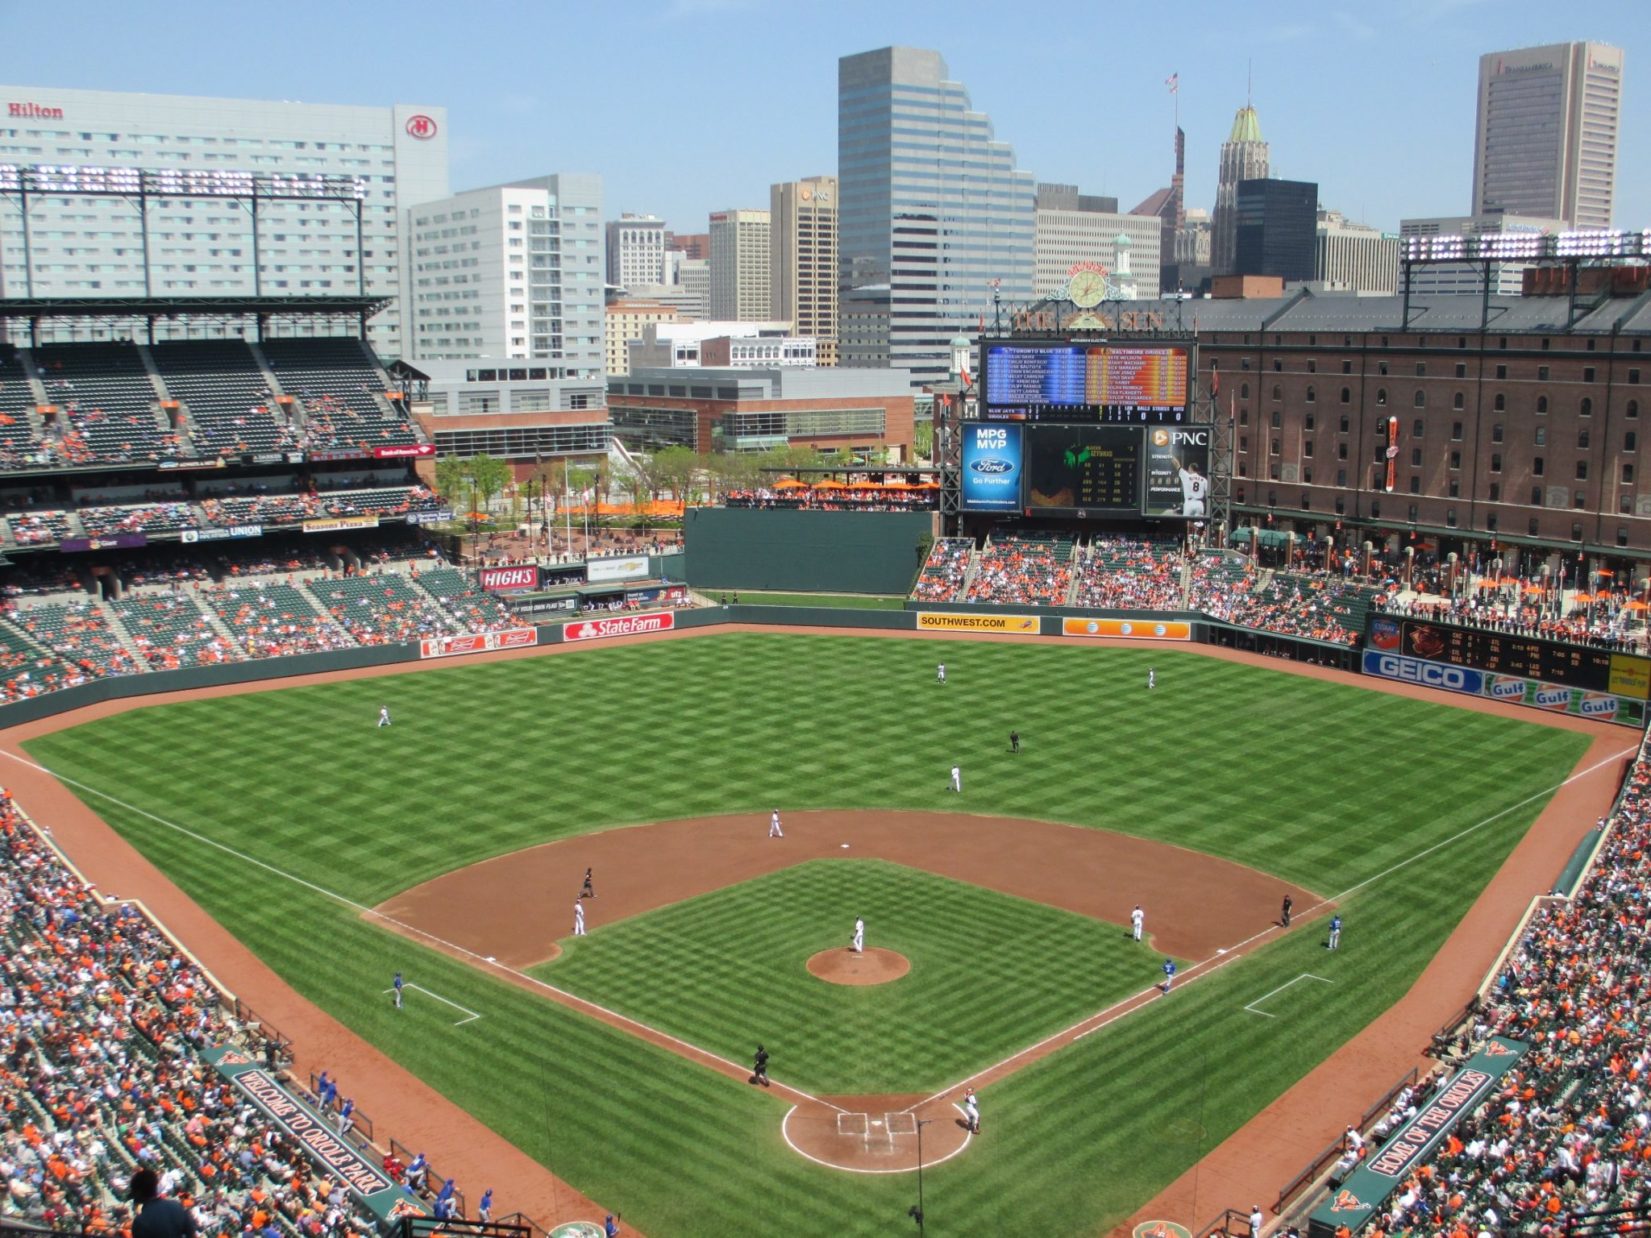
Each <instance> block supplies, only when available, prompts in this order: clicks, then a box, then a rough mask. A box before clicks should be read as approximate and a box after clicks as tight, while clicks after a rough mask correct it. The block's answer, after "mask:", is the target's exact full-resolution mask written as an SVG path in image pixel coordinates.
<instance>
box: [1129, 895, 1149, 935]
mask: <svg viewBox="0 0 1651 1238" xmlns="http://www.w3.org/2000/svg"><path fill="white" fill-rule="evenodd" d="M1146 918H1147V917H1146V913H1145V912H1144V911H1142V910H1141V904H1139V903H1136V904H1135V910H1134V911H1132V912H1130V913H1129V927H1130V932H1131V935H1132V936H1133V937H1134V938H1135V940H1136V941H1140V940H1141V926H1142V925H1143V924H1145V923H1146Z"/></svg>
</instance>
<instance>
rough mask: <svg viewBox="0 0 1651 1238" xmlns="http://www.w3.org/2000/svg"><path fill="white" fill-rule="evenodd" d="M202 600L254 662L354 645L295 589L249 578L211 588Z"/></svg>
mask: <svg viewBox="0 0 1651 1238" xmlns="http://www.w3.org/2000/svg"><path fill="white" fill-rule="evenodd" d="M200 597H201V600H202V601H203V602H204V603H205V604H206V605H208V606H210V607H211V608H212V609H213V610H214V611H215V612H217V615H218V617H219V619H221V620H222V621H223V622H224V623H225V624H226V625H227V626H228V627H229V630H230V631H231V632H232V633H233V634H234V636H235V638H236V640H238V641H239V642H240V646H241V651H242V652H243V653H244V654H246V656H247V657H249V658H279V657H285V656H286V655H288V654H295V653H318V652H321V651H322V650H327V649H347V648H349V647H350V646H352V645H353V644H354V643H355V642H354V641H352V640H351V639H350V638H349V636H348V634H347V633H345V631H344V630H343V629H342V628H340V627H339V626H338V625H337V624H336V623H334V622H333V621H332V619H331V617H330V616H327V615H323V614H320V613H318V612H317V611H316V609H315V607H314V606H313V605H312V604H311V602H310V600H309V598H308V597H307V596H306V595H304V594H302V593H300V592H299V591H298V590H297V588H295V587H294V586H293V585H289V584H282V583H280V582H277V581H269V580H262V579H259V580H248V581H243V582H237V583H236V584H233V585H213V586H210V587H209V588H206V589H203V590H201V592H200Z"/></svg>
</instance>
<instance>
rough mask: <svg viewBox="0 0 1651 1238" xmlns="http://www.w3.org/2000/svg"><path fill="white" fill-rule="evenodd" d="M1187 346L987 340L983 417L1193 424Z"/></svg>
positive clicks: (983, 345)
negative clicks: (1191, 422) (1191, 421)
mask: <svg viewBox="0 0 1651 1238" xmlns="http://www.w3.org/2000/svg"><path fill="white" fill-rule="evenodd" d="M1190 369H1191V358H1190V353H1189V350H1188V348H1187V347H1186V346H1185V345H1173V344H1171V345H1165V344H1156V343H1146V344H1134V343H1130V344H1112V343H1101V342H1098V341H1097V342H1084V341H1070V340H984V341H982V343H981V378H980V381H981V391H982V399H981V401H980V409H981V417H982V418H983V419H984V420H987V421H1091V422H1101V423H1108V424H1117V425H1173V424H1178V423H1183V422H1188V421H1190V420H1191V419H1192V418H1191V415H1190V414H1191V409H1192V398H1191V387H1190V378H1189V374H1190Z"/></svg>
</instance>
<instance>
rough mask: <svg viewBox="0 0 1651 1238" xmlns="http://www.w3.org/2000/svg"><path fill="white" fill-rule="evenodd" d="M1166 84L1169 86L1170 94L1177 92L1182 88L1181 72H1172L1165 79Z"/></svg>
mask: <svg viewBox="0 0 1651 1238" xmlns="http://www.w3.org/2000/svg"><path fill="white" fill-rule="evenodd" d="M1164 85H1166V86H1168V87H1169V92H1170V94H1172V95H1173V94H1175V93H1176V92H1177V91H1179V90H1180V89H1181V75H1180V74H1179V73H1171V74H1170V75H1169V76H1168V77H1166V78H1165V79H1164Z"/></svg>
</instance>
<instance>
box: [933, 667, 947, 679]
mask: <svg viewBox="0 0 1651 1238" xmlns="http://www.w3.org/2000/svg"><path fill="white" fill-rule="evenodd" d="M934 677H935V679H936V680H938V681H939V682H941V683H945V682H946V664H945V663H944V662H942V663H941V664H940V665H939V666H937V667H935V668H934Z"/></svg>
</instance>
